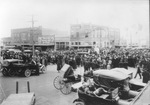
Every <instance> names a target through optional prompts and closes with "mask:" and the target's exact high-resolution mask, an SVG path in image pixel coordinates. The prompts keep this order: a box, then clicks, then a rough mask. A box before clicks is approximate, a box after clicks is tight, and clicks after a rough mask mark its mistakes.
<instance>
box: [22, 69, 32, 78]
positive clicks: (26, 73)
mask: <svg viewBox="0 0 150 105" xmlns="http://www.w3.org/2000/svg"><path fill="white" fill-rule="evenodd" d="M30 75H31V70H29V69H26V70H25V71H24V76H25V77H30Z"/></svg>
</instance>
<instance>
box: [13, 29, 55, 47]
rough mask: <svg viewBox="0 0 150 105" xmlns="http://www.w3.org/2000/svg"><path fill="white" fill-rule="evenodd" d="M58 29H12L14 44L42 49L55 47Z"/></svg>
mask: <svg viewBox="0 0 150 105" xmlns="http://www.w3.org/2000/svg"><path fill="white" fill-rule="evenodd" d="M55 35H56V31H54V30H50V29H46V28H42V27H41V26H40V27H34V28H33V29H32V28H21V29H12V30H11V38H12V44H13V45H17V46H18V45H19V46H23V47H24V48H29V47H30V48H31V47H32V46H33V45H34V47H35V48H36V47H40V48H41V49H42V50H46V49H54V45H55Z"/></svg>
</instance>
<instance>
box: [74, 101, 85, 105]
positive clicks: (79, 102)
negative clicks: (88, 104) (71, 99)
mask: <svg viewBox="0 0 150 105" xmlns="http://www.w3.org/2000/svg"><path fill="white" fill-rule="evenodd" d="M74 105H85V103H84V102H82V101H78V102H75V103H74Z"/></svg>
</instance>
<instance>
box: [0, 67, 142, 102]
mask: <svg viewBox="0 0 150 105" xmlns="http://www.w3.org/2000/svg"><path fill="white" fill-rule="evenodd" d="M129 70H131V71H133V72H134V74H135V71H136V69H134V68H129ZM77 72H78V73H83V68H81V67H80V68H78V70H77ZM57 75H60V73H58V72H57V71H56V65H49V66H48V67H47V72H46V73H45V74H40V76H36V75H33V76H31V77H29V78H26V77H4V76H3V75H2V74H1V73H0V83H1V87H2V89H3V91H4V93H5V95H4V94H3V95H1V96H3V97H4V96H6V97H7V96H8V95H9V94H12V93H15V92H16V86H15V85H16V81H19V92H27V83H26V81H29V82H30V89H31V92H35V94H36V97H37V103H36V105H72V102H73V100H74V99H76V98H77V93H71V94H69V95H63V94H62V93H61V92H60V91H59V90H56V89H55V88H54V86H53V80H54V78H55V77H56V76H57ZM137 78H139V77H137ZM39 100H40V101H39ZM43 102H45V103H44V104H40V103H43Z"/></svg>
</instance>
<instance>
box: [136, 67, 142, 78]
mask: <svg viewBox="0 0 150 105" xmlns="http://www.w3.org/2000/svg"><path fill="white" fill-rule="evenodd" d="M137 75H139V76H140V79H142V75H141V68H140V64H138V65H137V72H136V74H135V77H134V78H136V77H137Z"/></svg>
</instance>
